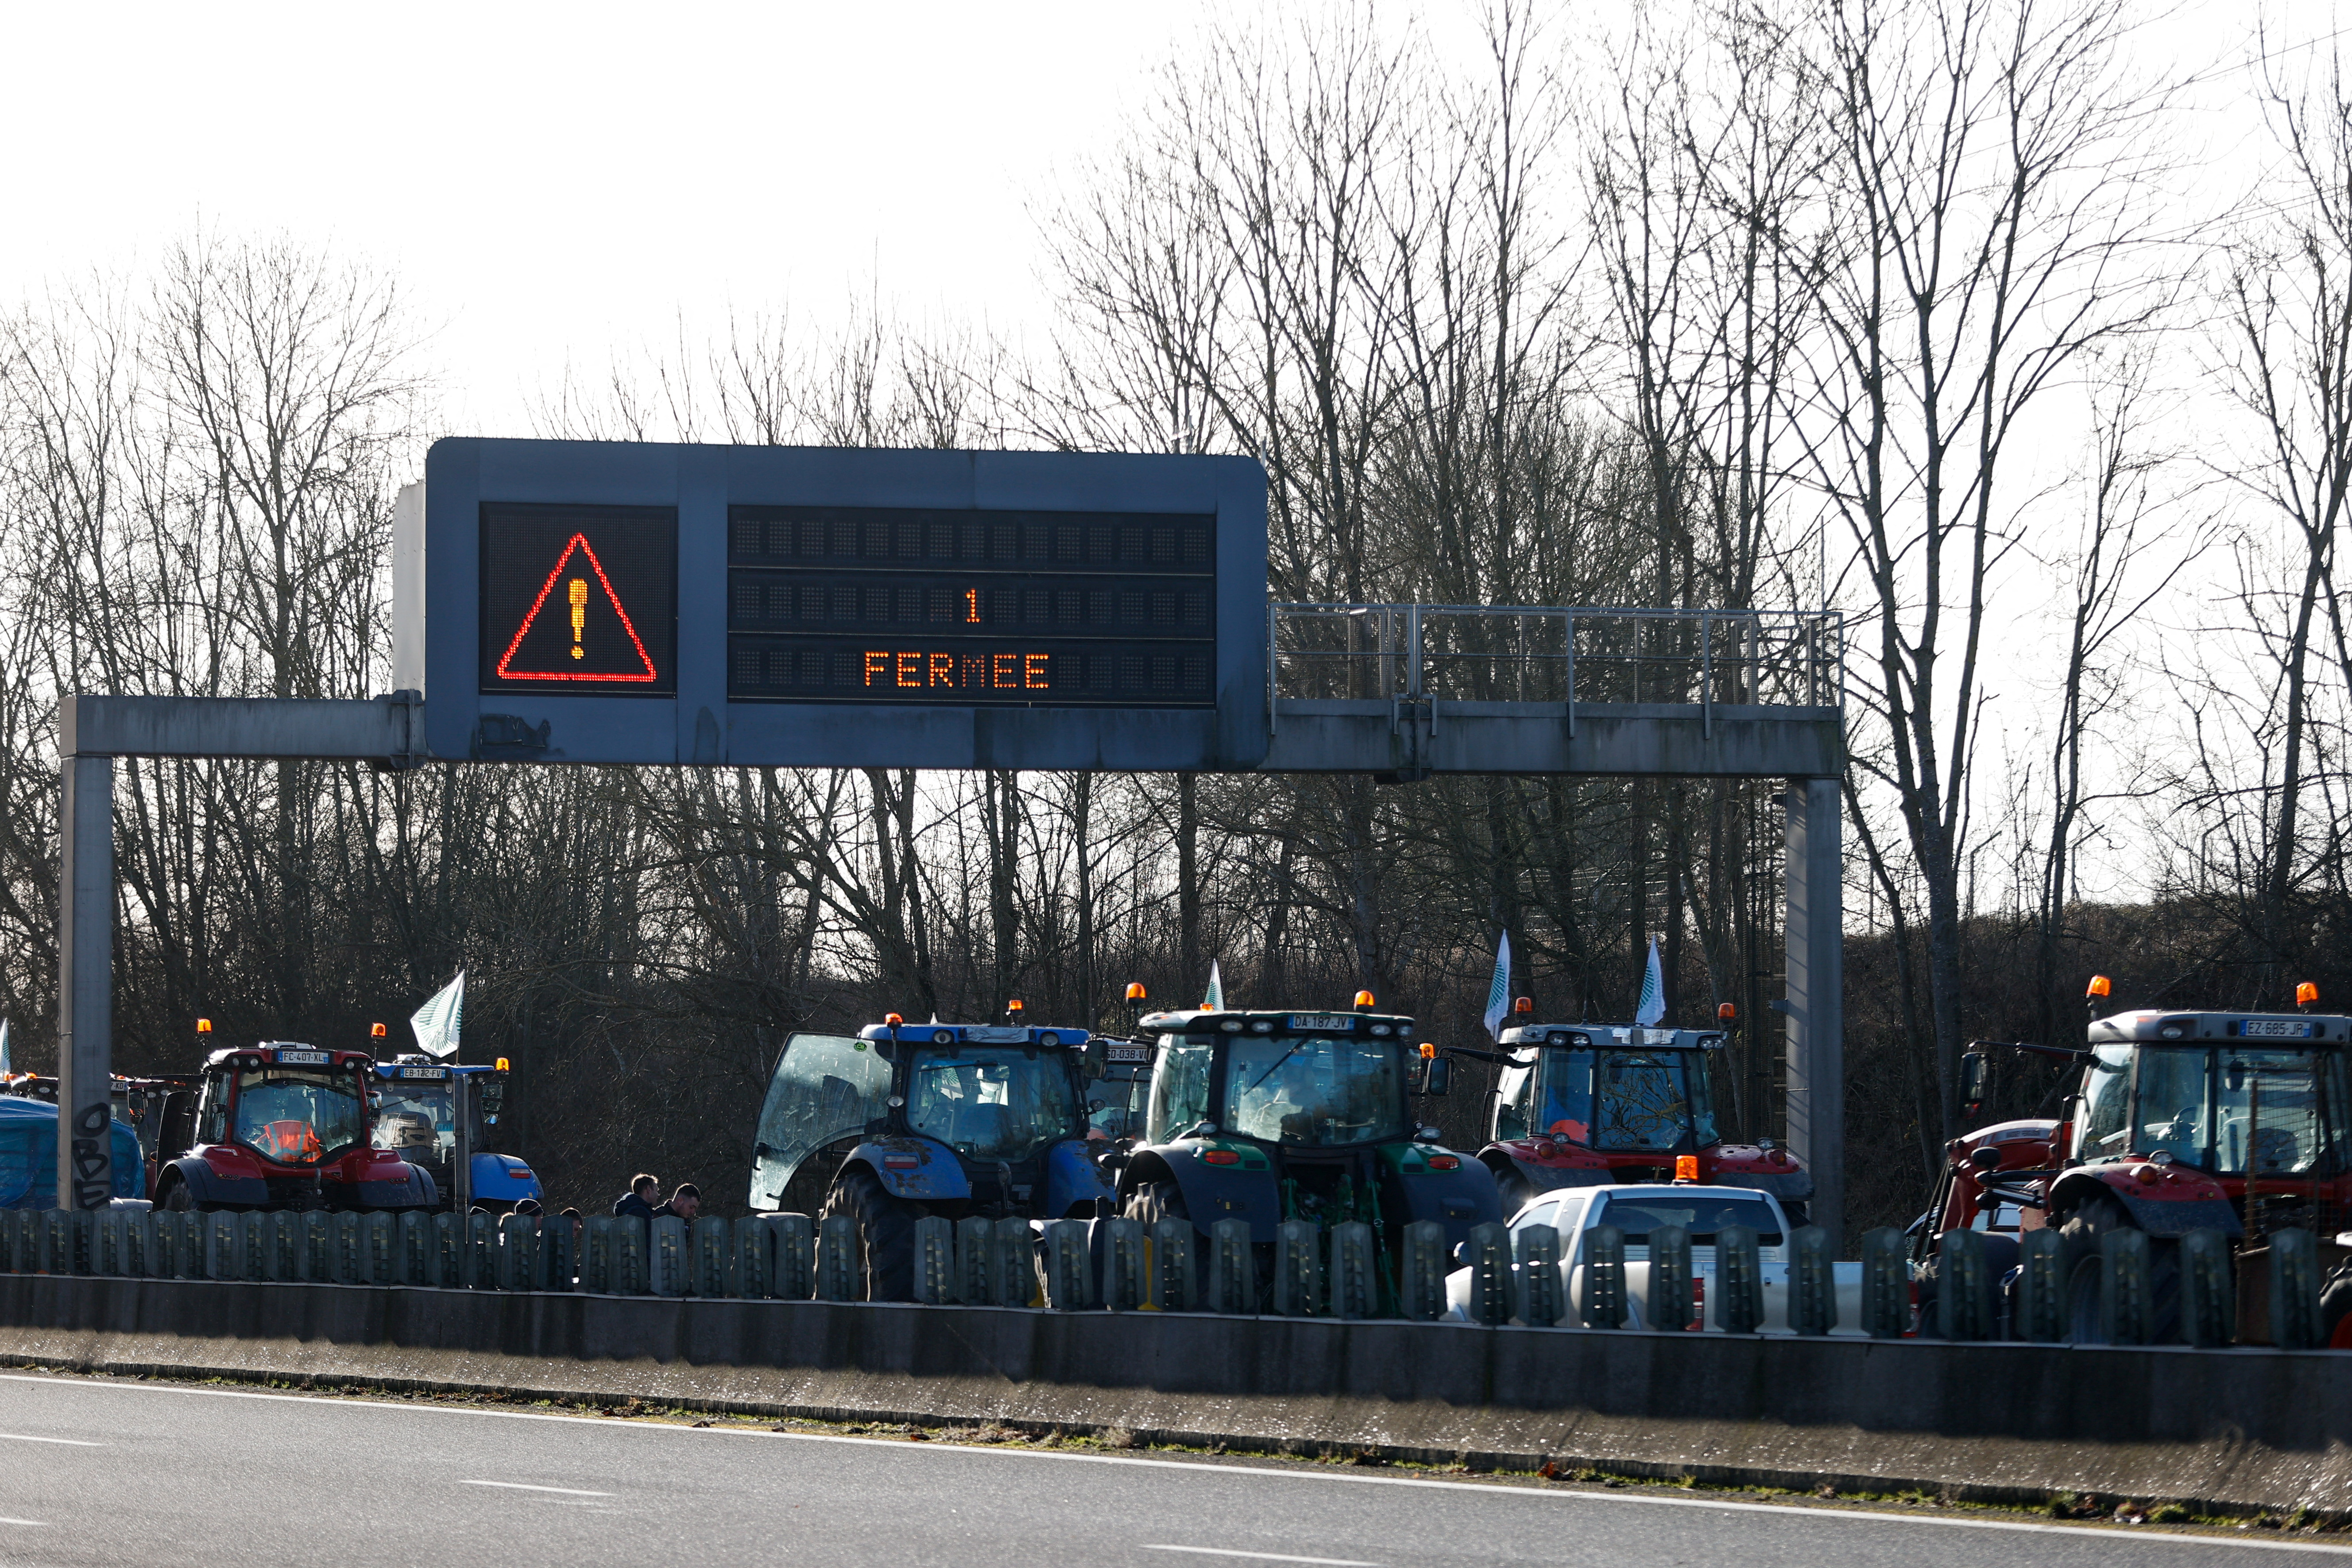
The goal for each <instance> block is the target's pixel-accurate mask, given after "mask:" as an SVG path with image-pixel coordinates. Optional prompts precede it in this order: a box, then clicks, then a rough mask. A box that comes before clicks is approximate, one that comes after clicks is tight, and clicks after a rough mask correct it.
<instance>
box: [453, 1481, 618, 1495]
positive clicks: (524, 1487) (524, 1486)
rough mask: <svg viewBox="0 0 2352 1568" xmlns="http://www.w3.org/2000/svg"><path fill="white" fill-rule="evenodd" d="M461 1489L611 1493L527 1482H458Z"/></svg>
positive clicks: (577, 1493)
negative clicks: (498, 1488)
mask: <svg viewBox="0 0 2352 1568" xmlns="http://www.w3.org/2000/svg"><path fill="white" fill-rule="evenodd" d="M457 1484H458V1485H459V1486H461V1487H500V1488H503V1489H506V1490H508V1491H510V1492H553V1493H554V1494H555V1495H556V1496H558V1497H611V1496H612V1495H613V1494H612V1493H611V1492H583V1491H582V1490H581V1489H579V1488H578V1487H535V1486H532V1485H531V1484H530V1482H528V1481H459V1482H458V1483H457Z"/></svg>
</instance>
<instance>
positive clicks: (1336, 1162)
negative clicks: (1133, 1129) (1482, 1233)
mask: <svg viewBox="0 0 2352 1568" xmlns="http://www.w3.org/2000/svg"><path fill="white" fill-rule="evenodd" d="M1371 1004H1372V998H1371V994H1370V993H1369V992H1366V993H1361V994H1359V996H1358V999H1357V1010H1356V1011H1352V1012H1339V1013H1298V1012H1287V1011H1281V1012H1276V1011H1266V1012H1256V1011H1246V1012H1227V1011H1223V1010H1222V1009H1208V1008H1202V1009H1195V1010H1191V1011H1185V1012H1170V1013H1155V1014H1152V1015H1150V1016H1147V1017H1145V1018H1144V1019H1142V1020H1141V1024H1140V1027H1141V1029H1142V1030H1143V1032H1144V1033H1145V1034H1147V1035H1150V1036H1156V1037H1158V1041H1159V1054H1158V1059H1157V1061H1156V1062H1155V1064H1154V1066H1153V1068H1152V1074H1151V1097H1150V1106H1149V1109H1148V1110H1147V1112H1146V1114H1145V1118H1144V1128H1143V1134H1142V1137H1141V1138H1140V1139H1139V1141H1138V1142H1137V1143H1136V1146H1135V1148H1134V1149H1133V1151H1132V1152H1130V1153H1129V1156H1128V1158H1127V1160H1126V1162H1125V1163H1124V1164H1123V1165H1122V1167H1121V1169H1120V1173H1119V1182H1118V1191H1119V1198H1120V1201H1121V1204H1122V1206H1123V1207H1124V1210H1125V1212H1126V1213H1127V1214H1128V1215H1129V1216H1131V1217H1134V1218H1138V1219H1142V1220H1145V1221H1147V1222H1149V1221H1157V1220H1161V1219H1190V1220H1191V1221H1192V1224H1193V1226H1194V1227H1195V1228H1196V1229H1197V1230H1199V1231H1200V1232H1201V1234H1202V1236H1203V1237H1206V1236H1207V1235H1208V1234H1209V1227H1210V1226H1213V1225H1214V1224H1215V1223H1216V1222H1217V1221H1219V1220H1225V1219H1238V1220H1243V1221H1246V1222H1247V1223H1248V1225H1249V1227H1250V1239H1251V1241H1252V1242H1253V1244H1255V1246H1256V1247H1258V1248H1260V1249H1261V1251H1262V1253H1263V1256H1262V1258H1261V1262H1264V1261H1266V1260H1267V1259H1269V1258H1271V1254H1272V1248H1273V1244H1274V1240H1275V1229H1276V1226H1279V1225H1281V1224H1282V1223H1283V1222H1285V1221H1286V1220H1306V1221H1308V1222H1309V1223H1312V1224H1314V1225H1316V1226H1318V1227H1320V1228H1323V1229H1328V1228H1329V1227H1331V1226H1336V1225H1340V1224H1344V1223H1347V1222H1349V1221H1361V1222H1364V1223H1365V1224H1368V1225H1370V1226H1371V1227H1372V1233H1373V1237H1374V1251H1375V1254H1376V1259H1377V1263H1378V1267H1379V1268H1380V1270H1381V1275H1382V1279H1383V1282H1384V1283H1383V1287H1382V1289H1383V1291H1384V1292H1387V1291H1392V1290H1393V1289H1394V1287H1395V1285H1396V1272H1397V1268H1398V1261H1397V1258H1398V1245H1397V1238H1398V1237H1400V1236H1401V1234H1402V1226H1405V1225H1407V1224H1410V1223H1412V1221H1415V1220H1424V1219H1427V1220H1435V1221H1437V1222H1439V1223H1440V1224H1442V1225H1443V1226H1444V1227H1445V1238H1446V1245H1447V1246H1448V1247H1455V1246H1459V1245H1460V1244H1461V1243H1463V1242H1465V1241H1466V1240H1467V1239H1468V1238H1469V1235H1470V1228H1471V1226H1476V1225H1483V1224H1486V1223H1488V1222H1489V1221H1495V1220H1499V1219H1501V1218H1502V1217H1503V1210H1502V1204H1501V1200H1500V1198H1499V1197H1498V1196H1497V1195H1496V1191H1495V1184H1494V1180H1493V1178H1492V1177H1491V1176H1490V1175H1489V1174H1488V1173H1487V1172H1486V1168H1485V1167H1484V1166H1482V1165H1480V1164H1479V1163H1477V1162H1476V1161H1475V1160H1465V1159H1464V1158H1462V1156H1460V1155H1459V1154H1456V1153H1454V1152H1452V1151H1451V1150H1448V1149H1445V1148H1444V1147H1442V1146H1440V1145H1439V1144H1438V1142H1437V1130H1436V1129H1435V1128H1433V1127H1425V1126H1422V1125H1420V1123H1419V1121H1418V1120H1417V1118H1415V1116H1414V1115H1413V1114H1412V1104H1411V1097H1412V1096H1413V1095H1415V1094H1443V1093H1444V1092H1445V1089H1446V1087H1447V1080H1448V1079H1449V1078H1450V1077H1451V1073H1452V1063H1450V1062H1448V1061H1446V1060H1445V1059H1444V1058H1442V1057H1439V1056H1438V1055H1437V1054H1436V1051H1435V1048H1434V1047H1426V1046H1417V1045H1415V1044H1414V1043H1413V1039H1412V1036H1413V1021H1412V1019H1411V1018H1408V1017H1402V1016H1394V1015H1388V1014H1379V1013H1374V1012H1373V1011H1371ZM1205 1251H1206V1249H1205V1247H1203V1248H1202V1255H1203V1256H1205Z"/></svg>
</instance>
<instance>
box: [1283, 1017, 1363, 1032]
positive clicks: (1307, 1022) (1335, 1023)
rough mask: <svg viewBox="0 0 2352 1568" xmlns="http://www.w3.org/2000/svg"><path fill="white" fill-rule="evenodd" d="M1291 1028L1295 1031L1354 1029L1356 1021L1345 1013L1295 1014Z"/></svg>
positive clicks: (1291, 1019) (1291, 1020) (1291, 1018)
mask: <svg viewBox="0 0 2352 1568" xmlns="http://www.w3.org/2000/svg"><path fill="white" fill-rule="evenodd" d="M1290 1026H1291V1027H1292V1028H1294V1029H1319V1030H1326V1031H1329V1030H1337V1029H1352V1028H1354V1027H1355V1026H1356V1020H1355V1019H1354V1018H1352V1017H1350V1016H1348V1015H1347V1014H1345V1013H1293V1014H1292V1015H1291V1016H1290Z"/></svg>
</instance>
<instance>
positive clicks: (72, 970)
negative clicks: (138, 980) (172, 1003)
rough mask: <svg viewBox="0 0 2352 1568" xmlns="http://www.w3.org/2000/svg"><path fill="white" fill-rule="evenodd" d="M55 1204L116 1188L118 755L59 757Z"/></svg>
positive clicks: (95, 1203) (97, 1201) (107, 1195)
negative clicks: (115, 986)
mask: <svg viewBox="0 0 2352 1568" xmlns="http://www.w3.org/2000/svg"><path fill="white" fill-rule="evenodd" d="M59 768H60V771H61V773H63V775H64V777H63V781H62V782H63V784H64V798H63V799H62V801H61V802H60V803H59V805H60V811H59V815H58V849H59V859H60V864H59V866H58V1207H59V1208H78V1209H99V1208H104V1207H105V1206H106V1205H107V1203H108V1202H109V1200H110V1199H111V1198H112V1197H113V1195H114V1138H113V1132H112V1126H111V1124H112V1122H113V1120H114V1101H113V1071H114V759H113V758H112V757H103V756H100V757H85V756H74V755H68V756H67V757H66V758H65V760H64V761H63V763H60V764H59Z"/></svg>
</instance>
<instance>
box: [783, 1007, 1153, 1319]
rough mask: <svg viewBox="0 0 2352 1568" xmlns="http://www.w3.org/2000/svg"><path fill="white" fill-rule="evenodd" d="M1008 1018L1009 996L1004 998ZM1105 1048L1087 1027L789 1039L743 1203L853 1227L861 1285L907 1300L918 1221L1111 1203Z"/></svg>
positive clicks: (949, 1027)
mask: <svg viewBox="0 0 2352 1568" xmlns="http://www.w3.org/2000/svg"><path fill="white" fill-rule="evenodd" d="M1014 1006H1015V1008H1016V1012H1015V1014H1014V1016H1016V1017H1017V1016H1018V1014H1017V1007H1018V1004H1015V1005H1014ZM1103 1055H1104V1051H1103V1048H1102V1046H1101V1045H1100V1044H1098V1043H1097V1041H1096V1040H1095V1038H1094V1037H1093V1036H1092V1034H1091V1033H1090V1032H1089V1031H1087V1030H1086V1029H1055V1028H1031V1027H1029V1026H1026V1025H1024V1024H1020V1023H1011V1024H940V1023H931V1024H908V1023H906V1022H904V1021H903V1020H902V1019H900V1018H899V1016H898V1015H897V1014H895V1013H894V1014H892V1015H890V1016H889V1017H888V1019H887V1021H885V1022H883V1023H879V1024H875V1025H871V1026H867V1027H866V1028H864V1029H861V1030H859V1031H858V1033H857V1034H856V1036H855V1037H845V1036H837V1035H794V1036H793V1037H791V1038H790V1039H787V1040H786V1041H785V1042H784V1049H783V1053H782V1056H781V1057H779V1058H778V1059H777V1062H776V1071H775V1076H774V1077H773V1079H771V1080H770V1082H769V1085H768V1098H767V1101H766V1103H765V1104H764V1105H763V1106H762V1107H761V1110H760V1127H759V1134H758V1142H757V1143H756V1144H755V1145H754V1147H753V1158H752V1165H751V1207H752V1208H754V1209H768V1210H774V1209H783V1210H788V1211H793V1212H798V1213H803V1214H819V1215H836V1214H844V1215H849V1216H850V1217H852V1218H853V1219H855V1220H856V1222H857V1229H858V1235H859V1238H860V1240H861V1242H862V1243H863V1246H864V1250H865V1254H866V1281H867V1287H866V1289H867V1295H868V1296H869V1298H870V1299H871V1300H877V1301H904V1300H911V1299H912V1297H913V1295H914V1282H915V1222H916V1221H917V1220H919V1219H920V1218H922V1217H923V1216H924V1215H943V1216H945V1217H947V1218H949V1219H961V1218H963V1217H965V1216H966V1215H986V1216H989V1217H991V1218H1022V1219H1032V1220H1038V1219H1062V1218H1070V1217H1092V1216H1094V1215H1097V1214H1107V1213H1108V1212H1109V1205H1110V1202H1111V1199H1112V1197H1113V1194H1114V1187H1113V1183H1112V1180H1111V1178H1110V1177H1109V1175H1108V1173H1106V1172H1105V1170H1104V1168H1103V1166H1102V1164H1101V1163H1100V1157H1101V1155H1102V1154H1104V1153H1106V1152H1108V1151H1109V1149H1110V1146H1111V1145H1110V1140H1109V1139H1108V1137H1107V1136H1106V1135H1104V1134H1103V1133H1102V1132H1100V1131H1097V1130H1096V1129H1094V1128H1092V1127H1090V1125H1089V1122H1088V1118H1089V1115H1090V1113H1091V1112H1093V1111H1097V1110H1104V1109H1107V1108H1106V1107H1104V1106H1102V1105H1100V1104H1097V1100H1099V1099H1100V1097H1099V1096H1097V1095H1095V1094H1092V1093H1090V1092H1089V1090H1090V1088H1091V1086H1092V1085H1093V1084H1094V1083H1095V1081H1096V1080H1097V1079H1099V1078H1100V1077H1101V1076H1102V1072H1103V1062H1102V1058H1103Z"/></svg>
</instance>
